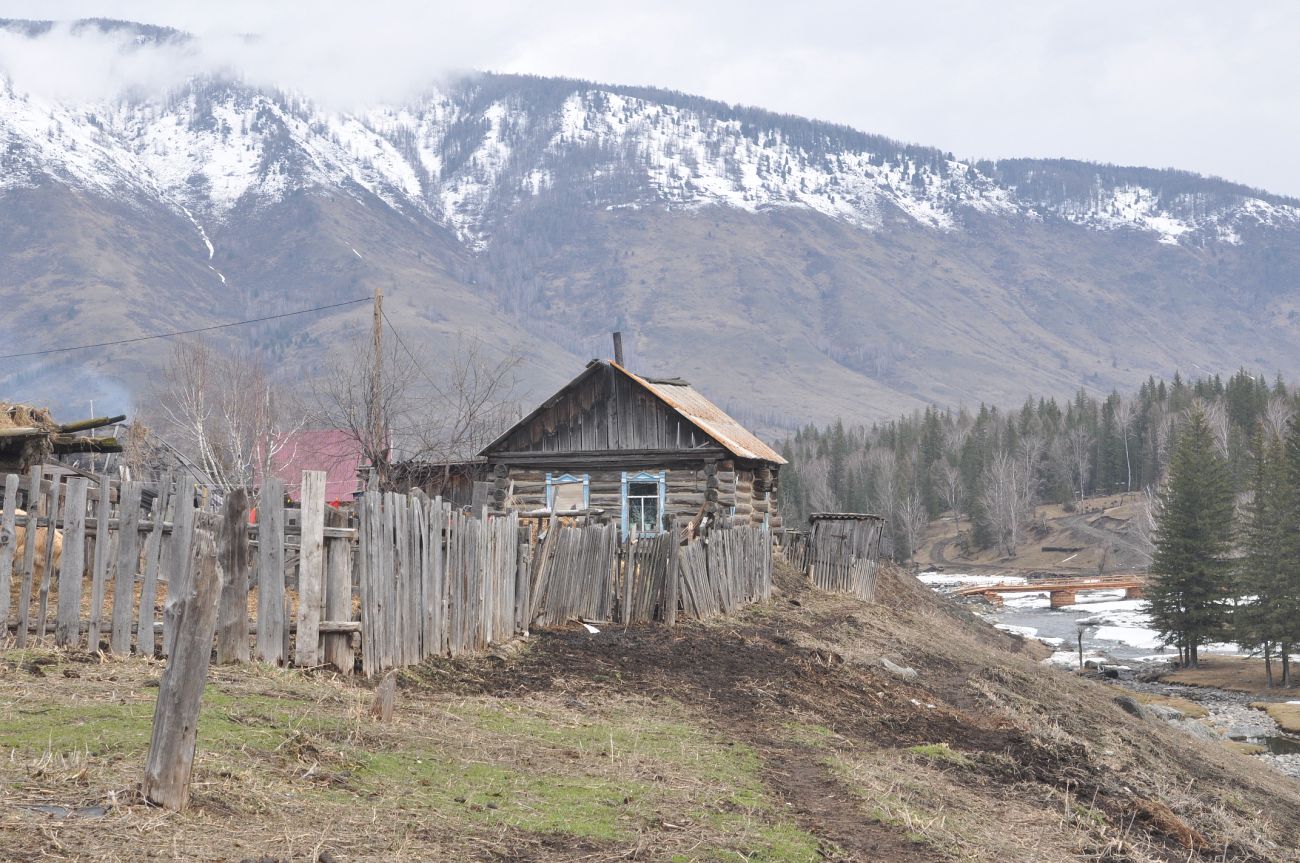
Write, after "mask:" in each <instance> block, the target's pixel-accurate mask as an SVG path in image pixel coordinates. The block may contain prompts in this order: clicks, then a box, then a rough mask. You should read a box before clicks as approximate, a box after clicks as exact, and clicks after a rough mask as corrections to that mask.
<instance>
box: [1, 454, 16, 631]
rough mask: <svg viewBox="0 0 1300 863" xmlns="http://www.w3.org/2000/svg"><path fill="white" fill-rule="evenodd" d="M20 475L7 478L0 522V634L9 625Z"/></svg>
mask: <svg viewBox="0 0 1300 863" xmlns="http://www.w3.org/2000/svg"><path fill="white" fill-rule="evenodd" d="M17 518H18V475H17V474H13V473H11V474H9V475H8V476H6V477H5V501H4V521H3V522H0V633H3V632H4V631H5V630H7V629H8V625H9V591H10V587H9V584H10V579H11V578H12V576H13V563H14V544H15V543H16V542H17V541H18V534H17V531H16V528H15V523H16V521H17Z"/></svg>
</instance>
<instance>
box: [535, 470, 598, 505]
mask: <svg viewBox="0 0 1300 863" xmlns="http://www.w3.org/2000/svg"><path fill="white" fill-rule="evenodd" d="M579 483H581V484H582V507H581V508H582V509H587V508H589V507H590V506H591V477H590V476H589V475H588V474H585V473H584V474H583V475H582V476H574V475H573V474H571V473H566V474H561V475H560V476H552V475H551V474H549V473H548V474H547V475H546V508H547V509H549V510H552V511H555V498H556V494H557V492H558V493H559V497H560V506H561V507H562V509H560V510H559V512H570V511H572V510H573V509H575V507H574V503H576V500H577V498H576V495H575V494H574V492H575V491H576V488H575V486H577V485H578V484H579Z"/></svg>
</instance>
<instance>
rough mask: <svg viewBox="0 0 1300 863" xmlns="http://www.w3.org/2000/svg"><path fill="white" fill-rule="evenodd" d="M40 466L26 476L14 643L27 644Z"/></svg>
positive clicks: (40, 496)
mask: <svg viewBox="0 0 1300 863" xmlns="http://www.w3.org/2000/svg"><path fill="white" fill-rule="evenodd" d="M42 494H43V491H42V489H41V466H40V465H35V466H34V467H32V472H31V474H30V475H29V476H28V478H27V522H26V524H25V525H24V527H23V568H22V573H21V574H20V575H19V577H18V633H17V640H16V644H17V645H18V647H19V648H23V647H26V646H27V630H28V629H29V628H30V625H31V617H30V615H31V603H32V577H33V574H34V571H35V566H36V523H37V521H38V520H39V518H40V510H41V498H42Z"/></svg>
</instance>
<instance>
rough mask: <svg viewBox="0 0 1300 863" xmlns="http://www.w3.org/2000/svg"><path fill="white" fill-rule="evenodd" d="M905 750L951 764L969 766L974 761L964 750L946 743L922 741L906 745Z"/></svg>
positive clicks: (927, 758) (929, 759) (928, 759)
mask: <svg viewBox="0 0 1300 863" xmlns="http://www.w3.org/2000/svg"><path fill="white" fill-rule="evenodd" d="M906 751H907V752H910V753H911V754H913V755H916V756H918V757H920V758H924V759H926V760H927V761H934V762H938V763H940V764H953V765H956V766H958V767H971V766H972V765H974V763H975V762H974V761H971V759H970V756H968V755H967V754H966V753H964V752H958V751H957V750H956V749H953V748H952V747H950V746H949V745H948V744H947V743H922V744H919V745H917V746H909V747H907V750H906Z"/></svg>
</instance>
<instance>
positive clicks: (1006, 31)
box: [0, 0, 1300, 196]
mask: <svg viewBox="0 0 1300 863" xmlns="http://www.w3.org/2000/svg"><path fill="white" fill-rule="evenodd" d="M0 15H2V16H6V17H27V18H62V19H70V18H77V17H86V16H100V17H112V18H126V19H131V20H136V21H143V22H147V23H151V24H161V25H170V26H173V27H177V28H180V29H184V30H188V31H190V32H193V33H196V34H198V35H200V36H202V37H203V44H204V46H205V47H204V49H203V53H202V58H201V59H202V62H203V63H207V64H210V63H214V62H221V63H228V64H232V65H237V66H239V67H240V68H242V69H244V70H245V71H246V72H248V73H250V75H251V76H252V77H259V78H267V79H270V78H273V79H275V80H276V81H277V82H278V83H281V84H282V85H285V86H289V87H293V88H295V89H300V90H304V91H306V92H308V94H309V95H312V96H314V97H316V98H318V99H321V100H323V101H332V102H334V103H336V104H340V105H345V104H355V103H359V102H362V101H367V100H381V99H388V100H391V99H400V98H402V97H403V96H405V95H408V94H409V93H411V92H413V91H414V90H417V89H419V88H421V87H422V86H424V85H426V84H427V83H428V82H429V81H430V80H432V79H434V78H436V77H437V76H439V75H440V74H445V73H446V72H447V71H449V70H458V69H466V68H472V69H489V70H496V71H508V72H530V73H535V74H541V75H567V76H573V77H581V78H591V79H595V80H598V81H607V82H616V83H629V84H652V85H656V86H661V87H668V88H673V89H680V90H686V91H689V92H692V93H698V94H701V95H705V96H710V97H713V98H717V99H723V100H726V101H729V102H743V103H747V104H753V105H759V106H762V107H765V108H770V109H773V110H777V111H782V112H788V113H793V114H801V115H806V116H813V117H817V118H821V119H825V120H832V121H836V122H841V123H847V124H849V125H852V126H855V127H857V128H860V129H863V130H865V131H869V132H876V133H880V134H884V135H889V136H891V137H895V138H899V139H903V140H906V141H915V142H918V143H922V144H929V145H933V146H938V147H941V148H943V149H945V150H951V151H953V152H954V153H956V154H957V155H958V156H959V157H963V158H979V157H989V158H997V157H1006V156H1044V157H1052V156H1065V157H1072V158H1080V159H1090V160H1097V161H1108V162H1117V163H1122V164H1139V165H1148V166H1154V167H1178V168H1185V169H1189V170H1194V171H1198V172H1201V173H1206V174H1217V175H1220V176H1223V177H1226V178H1228V179H1232V180H1236V181H1240V182H1244V183H1248V184H1250V185H1253V186H1259V187H1262V188H1265V189H1268V190H1271V191H1275V192H1281V193H1285V194H1291V195H1296V196H1300V158H1297V156H1296V152H1295V150H1296V146H1295V144H1296V141H1297V140H1300V134H1298V133H1300V110H1297V94H1300V3H1297V2H1292V0H1253V2H1249V3H1227V2H1222V0H1220V2H1191V0H1181V2H1172V0H1171V2H1156V0H1144V2H1132V0H1126V2H1112V0H1087V2H1068V3H1067V2H1053V0H1033V2H975V0H968V2H963V0H949V2H940V0H929V2H915V0H907V2H900V0H893V2H889V3H868V2H857V3H850V2H830V0H825V2H818V0H803V2H798V3H792V2H784V3H780V2H769V0H749V2H701V0H693V2H675V0H674V2H663V3H657V4H656V3H642V4H636V5H635V6H634V5H633V4H629V3H610V2H607V0H606V2H588V0H572V2H563V3H551V4H546V3H541V2H535V0H534V2H521V0H505V2H490V0H488V2H474V3H462V2H457V3H436V2H384V0H369V2H356V0H348V2H339V0H313V2H309V3H308V2H279V3H275V2H270V0H261V2H257V0H186V2H183V3H178V2H175V0H0ZM244 33H253V34H258V35H259V36H261V37H262V38H261V40H260V41H259V42H258V43H257V45H256V47H250V46H249V45H248V44H247V42H246V40H241V39H237V38H235V37H236V36H238V34H244ZM100 48H102V46H94V45H80V46H78V45H75V44H71V43H70V42H68V41H67V40H64V41H58V40H51V41H50V42H49V44H48V45H46V46H45V50H46V55H44V56H40V57H34V56H20V55H19V51H18V49H16V48H15V47H14V45H13V43H12V42H9V41H6V42H0V68H3V67H7V68H8V69H9V71H10V72H11V74H14V75H15V77H19V74H18V73H21V76H22V77H25V78H26V79H27V83H29V84H30V85H31V86H32V87H37V86H39V85H40V83H41V81H40V79H42V78H47V79H49V80H48V81H47V82H46V83H49V84H50V85H51V86H53V87H55V88H56V89H58V88H63V89H67V88H75V86H88V85H92V84H93V85H102V84H103V83H104V82H106V81H111V80H113V79H114V76H126V77H127V78H128V79H130V80H132V81H133V82H137V81H136V79H138V78H139V77H140V76H146V77H149V76H157V77H159V78H160V79H165V78H166V77H167V76H168V75H169V74H171V75H175V74H178V73H180V72H183V71H189V68H190V67H189V66H187V65H186V63H183V62H175V58H161V60H159V59H158V58H155V60H154V61H152V62H146V61H139V62H137V64H136V66H135V67H130V68H128V67H126V66H124V65H123V63H122V62H121V61H120V59H114V58H112V57H111V56H109V55H108V54H107V53H105V52H104V51H102V50H100ZM51 53H57V54H58V56H57V57H54V56H49V55H50V54H51ZM5 54H8V56H5ZM15 69H16V70H17V72H15Z"/></svg>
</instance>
